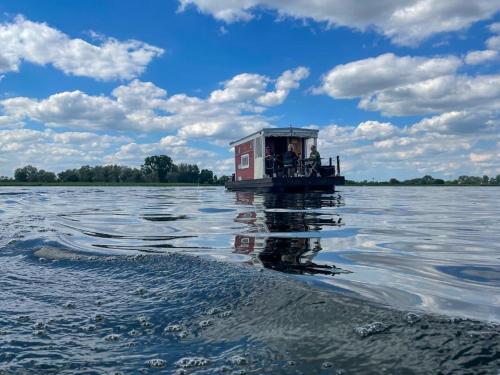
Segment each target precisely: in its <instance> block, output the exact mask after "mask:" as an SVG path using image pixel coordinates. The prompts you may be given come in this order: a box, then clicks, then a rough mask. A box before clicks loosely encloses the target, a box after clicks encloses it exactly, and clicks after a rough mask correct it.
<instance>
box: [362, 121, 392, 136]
mask: <svg viewBox="0 0 500 375" xmlns="http://www.w3.org/2000/svg"><path fill="white" fill-rule="evenodd" d="M397 131H398V128H397V127H396V126H394V125H392V124H391V123H388V122H383V123H382V122H378V121H365V122H362V123H360V124H359V125H358V126H357V127H356V129H355V130H354V132H353V135H354V136H355V137H360V138H365V139H368V140H374V139H379V138H387V137H389V136H390V135H393V134H395V133H397Z"/></svg>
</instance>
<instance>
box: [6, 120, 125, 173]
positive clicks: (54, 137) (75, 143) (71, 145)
mask: <svg viewBox="0 0 500 375" xmlns="http://www.w3.org/2000/svg"><path fill="white" fill-rule="evenodd" d="M131 141H132V139H131V138H129V137H126V136H114V135H106V134H97V133H90V132H61V133H57V132H55V131H53V130H51V129H46V130H43V131H41V130H33V129H4V130H0V159H2V163H1V166H0V175H10V176H11V175H12V174H13V171H14V169H15V168H18V167H21V166H24V165H27V164H32V165H35V166H36V167H38V168H44V169H48V170H61V169H66V168H70V167H71V168H73V167H76V166H81V165H82V164H99V163H102V161H103V159H104V158H105V156H106V155H107V154H108V153H110V152H112V150H113V149H114V148H116V147H119V146H120V145H122V144H125V143H128V142H131Z"/></svg>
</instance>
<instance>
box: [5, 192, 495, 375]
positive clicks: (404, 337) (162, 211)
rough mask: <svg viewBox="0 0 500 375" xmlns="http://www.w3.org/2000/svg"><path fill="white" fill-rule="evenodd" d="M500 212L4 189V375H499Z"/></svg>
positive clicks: (450, 201)
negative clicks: (478, 374) (183, 374)
mask: <svg viewBox="0 0 500 375" xmlns="http://www.w3.org/2000/svg"><path fill="white" fill-rule="evenodd" d="M499 198H500V189H498V188H494V187H492V188H486V187H484V188H480V187H478V188H476V187H425V188H423V187H415V188H412V187H387V188H385V187H371V188H368V187H365V188H364V187H341V188H340V189H339V191H338V192H336V193H333V194H332V193H330V194H307V195H296V194H293V195H292V194H290V195H281V196H278V195H265V194H253V193H234V192H226V191H224V189H223V188H217V187H200V188H196V187H179V188H156V187H155V188H152V187H112V188H95V187H74V188H73V187H50V188H48V187H30V188H21V187H4V188H0V221H1V225H0V374H32V373H33V374H39V373H41V374H45V373H47V374H136V373H145V374H156V373H165V374H170V373H172V374H175V373H178V374H181V373H186V374H215V373H221V372H224V373H235V374H236V373H237V374H243V373H248V374H264V373H265V374H343V373H345V374H350V373H352V374H358V373H382V374H392V373H394V374H414V373H415V374H420V373H422V374H429V373H439V374H448V373H487V374H488V373H491V374H498V371H499V368H500V367H499V366H500V327H499V323H500V230H499V228H500V199H499Z"/></svg>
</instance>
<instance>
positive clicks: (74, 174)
mask: <svg viewBox="0 0 500 375" xmlns="http://www.w3.org/2000/svg"><path fill="white" fill-rule="evenodd" d="M57 176H58V177H59V180H60V181H61V182H78V181H79V175H78V171H77V170H76V169H67V170H65V171H62V172H60V173H58V174H57Z"/></svg>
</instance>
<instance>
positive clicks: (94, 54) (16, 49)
mask: <svg viewBox="0 0 500 375" xmlns="http://www.w3.org/2000/svg"><path fill="white" fill-rule="evenodd" d="M0 46H2V47H1V48H0V73H6V72H17V71H19V67H20V65H21V63H22V62H23V61H27V62H30V63H33V64H37V65H47V64H51V65H53V66H54V67H55V68H57V69H60V70H62V71H63V72H64V73H66V74H70V75H75V76H84V77H91V78H95V79H99V80H112V79H132V78H134V77H137V76H138V75H140V74H141V73H142V72H143V71H144V70H145V68H146V66H147V65H148V64H149V63H150V62H151V60H152V59H153V58H155V57H158V56H160V55H162V53H163V52H164V50H163V49H161V48H159V47H155V46H152V45H149V44H147V43H144V42H140V41H137V40H126V41H118V40H116V39H113V38H104V39H103V40H102V41H101V43H100V44H98V45H95V44H91V43H89V42H87V41H85V40H82V39H79V38H73V39H72V38H70V37H69V36H68V35H66V34H64V33H63V32H61V31H59V30H57V29H55V28H52V27H50V26H48V25H47V24H46V23H38V22H32V21H29V20H27V19H25V18H24V17H22V16H17V17H16V18H15V19H14V21H13V22H10V23H3V24H0Z"/></svg>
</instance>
